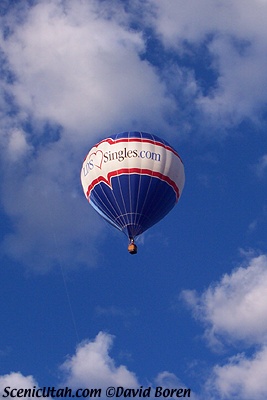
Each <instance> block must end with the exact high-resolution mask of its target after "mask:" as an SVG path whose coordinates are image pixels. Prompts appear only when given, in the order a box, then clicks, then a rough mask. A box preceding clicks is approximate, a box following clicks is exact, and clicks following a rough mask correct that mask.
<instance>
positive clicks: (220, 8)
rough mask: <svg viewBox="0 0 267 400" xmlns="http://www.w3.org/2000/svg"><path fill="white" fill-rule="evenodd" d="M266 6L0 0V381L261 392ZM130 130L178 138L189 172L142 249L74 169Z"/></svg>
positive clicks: (265, 332) (265, 367)
mask: <svg viewBox="0 0 267 400" xmlns="http://www.w3.org/2000/svg"><path fill="white" fill-rule="evenodd" d="M266 12H267V3H266V1H264V0H254V1H252V0H242V1H241V0H224V1H219V0H202V1H201V2H199V1H198V0H187V1H186V2H185V1H182V0H165V1H164V2H163V1H162V2H160V1H156V0H146V1H140V0H133V1H119V0H114V1H105V0H102V1H100V0H88V1H82V0H77V1H75V2H74V1H70V0H69V1H68V0H66V1H59V0H58V1H56V0H51V1H48V0H47V1H45V0H44V1H28V2H27V1H16V2H15V1H14V2H12V1H3V2H1V6H0V19H1V23H0V26H1V35H0V49H1V50H0V65H1V74H0V85H1V91H0V114H1V118H0V153H1V156H0V174H1V181H0V182H1V186H0V217H1V225H0V262H1V269H0V278H1V303H0V307H1V320H2V323H1V329H0V390H1V391H3V389H4V388H5V387H6V386H11V387H26V388H28V387H33V386H34V385H35V386H36V387H43V386H49V385H50V386H57V387H63V386H65V385H68V386H71V387H73V388H79V387H101V388H106V387H108V386H111V385H113V386H124V387H131V388H134V387H140V385H143V386H144V387H147V386H151V387H156V386H157V385H161V386H166V387H171V388H174V387H185V388H191V390H192V395H191V397H192V398H194V399H195V400H213V399H240V400H251V399H252V398H253V399H254V400H262V399H266V395H267V383H266V382H267V379H266V378H267V376H266V371H267V322H266V321H267V301H266V293H267V245H266V228H267V203H266V195H267V190H266V182H267V139H266V125H267V118H266V115H267V113H266V102H267V77H266V68H267V57H266V54H267V44H266V35H267V27H266ZM131 130H137V131H147V132H151V133H154V134H156V135H158V136H160V137H162V138H163V139H165V140H167V141H168V142H170V143H171V145H172V146H173V147H175V148H176V149H177V151H178V152H179V154H180V155H181V157H182V159H183V162H184V166H185V174H186V184H185V188H184V191H183V194H182V198H181V200H180V202H179V204H178V205H177V206H176V207H175V208H174V209H173V210H172V211H171V213H170V214H169V215H168V216H167V217H166V218H165V219H164V220H163V221H161V222H160V223H159V224H157V225H156V226H154V227H152V228H151V229H150V230H149V231H147V232H145V233H144V234H143V235H142V236H141V237H140V238H139V240H138V248H139V251H138V255H136V256H130V255H128V252H127V240H126V239H125V237H124V235H122V234H121V233H120V232H118V231H116V230H115V229H113V228H112V227H110V226H108V225H107V224H106V223H105V222H103V221H102V220H101V219H100V218H99V216H98V215H97V214H96V213H95V211H94V210H93V209H92V208H91V207H90V206H89V205H88V203H87V201H86V199H85V198H84V195H83V191H82V187H81V184H80V169H81V165H82V161H83V159H84V157H85V155H86V154H87V152H88V150H89V149H90V148H91V147H92V146H93V145H94V144H95V143H96V142H97V141H99V140H101V139H103V138H105V137H107V136H108V135H110V134H114V133H118V132H123V131H131ZM103 398H104V397H103Z"/></svg>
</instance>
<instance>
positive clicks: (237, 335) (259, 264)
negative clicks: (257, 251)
mask: <svg viewBox="0 0 267 400" xmlns="http://www.w3.org/2000/svg"><path fill="white" fill-rule="evenodd" d="M266 293H267V257H266V256H265V255H261V256H258V257H254V258H252V259H251V260H250V262H249V264H248V265H247V266H245V267H239V268H238V269H236V270H234V271H233V272H232V273H231V274H225V275H224V276H223V278H222V279H221V281H220V282H218V283H217V284H214V285H211V286H210V287H209V288H208V289H207V290H206V291H205V292H204V293H203V294H202V295H200V296H198V295H197V294H196V293H195V292H193V291H190V290H188V291H183V293H182V297H183V298H184V299H185V301H186V302H187V304H188V305H190V307H192V309H193V312H194V314H195V316H196V318H199V319H201V320H202V321H203V322H204V323H205V324H206V325H207V330H206V336H207V338H208V339H209V341H210V344H212V345H214V344H216V345H218V341H217V340H220V339H223V340H226V341H229V342H233V341H239V340H242V341H245V342H247V343H250V344H256V345H257V344H260V345H261V344H262V343H266V341H267V303H266Z"/></svg>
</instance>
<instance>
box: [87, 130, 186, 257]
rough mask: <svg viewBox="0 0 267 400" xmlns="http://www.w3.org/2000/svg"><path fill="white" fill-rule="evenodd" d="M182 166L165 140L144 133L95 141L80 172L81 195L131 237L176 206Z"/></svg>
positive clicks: (131, 245)
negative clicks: (82, 191)
mask: <svg viewBox="0 0 267 400" xmlns="http://www.w3.org/2000/svg"><path fill="white" fill-rule="evenodd" d="M184 179H185V178H184V166H183V162H182V160H181V158H180V156H179V155H178V153H177V152H176V151H175V150H174V148H173V147H172V146H170V145H169V144H168V143H167V142H166V141H165V140H162V139H160V138H159V137H157V136H155V135H152V134H149V133H144V132H123V133H118V134H116V135H111V136H109V137H108V138H106V139H104V140H102V141H101V142H99V143H97V144H96V145H95V146H94V147H93V148H92V149H91V150H90V151H89V153H88V154H87V156H86V158H85V160H84V162H83V165H82V169H81V182H82V186H83V190H84V194H85V196H86V198H87V200H88V201H89V203H90V204H91V205H92V207H93V208H94V209H95V210H96V211H97V212H98V214H100V215H101V217H103V218H104V219H105V220H107V221H108V222H109V223H110V224H111V225H113V226H114V227H116V228H117V229H119V230H120V231H122V232H123V233H125V234H126V236H127V237H128V239H129V245H128V251H129V253H131V254H136V253H137V246H136V244H135V238H136V237H137V236H138V235H140V234H141V233H143V232H144V231H146V230H147V229H148V228H150V227H151V226H153V225H154V224H156V223H157V222H158V221H160V220H161V219H162V218H163V217H165V215H166V214H168V213H169V211H170V210H171V209H172V208H173V207H174V205H175V204H176V203H177V202H178V200H179V198H180V196H181V193H182V190H183V187H184Z"/></svg>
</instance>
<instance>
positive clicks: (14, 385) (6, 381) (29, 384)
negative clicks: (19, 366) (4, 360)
mask: <svg viewBox="0 0 267 400" xmlns="http://www.w3.org/2000/svg"><path fill="white" fill-rule="evenodd" d="M16 389H17V390H19V389H25V390H26V389H27V391H26V392H25V393H26V394H28V396H27V399H32V400H33V399H35V398H36V396H35V395H34V393H35V392H34V389H36V390H38V384H37V382H36V381H35V379H34V378H33V376H31V375H29V376H24V375H22V374H21V373H20V372H11V373H10V374H6V375H3V376H0V393H1V394H2V395H3V398H4V397H7V398H8V397H10V396H11V397H13V398H14V397H23V396H22V395H24V392H23V393H18V391H17V390H16ZM28 389H29V390H28ZM12 390H15V391H13V392H11V391H12ZM38 393H39V395H40V394H41V393H40V392H38ZM29 394H31V395H30V396H29ZM39 398H40V399H44V398H48V397H47V396H45V397H39ZM49 398H50V397H49Z"/></svg>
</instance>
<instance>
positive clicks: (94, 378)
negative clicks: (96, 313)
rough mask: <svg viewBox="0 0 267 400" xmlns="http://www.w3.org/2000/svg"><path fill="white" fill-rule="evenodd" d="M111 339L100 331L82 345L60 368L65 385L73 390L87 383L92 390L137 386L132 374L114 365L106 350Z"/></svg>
mask: <svg viewBox="0 0 267 400" xmlns="http://www.w3.org/2000/svg"><path fill="white" fill-rule="evenodd" d="M112 343H113V336H111V335H109V334H107V333H104V332H99V333H98V335H97V336H96V338H95V340H93V341H85V342H83V343H81V344H80V345H79V346H78V348H77V351H76V354H75V355H74V356H72V357H70V358H69V359H68V360H67V361H65V363H64V364H63V365H62V370H63V371H64V373H65V374H66V379H65V384H67V385H69V386H71V387H73V388H75V387H79V386H80V387H82V386H84V387H86V385H88V382H90V385H93V386H94V387H98V388H100V387H102V388H106V387H108V386H110V385H111V386H115V387H116V386H124V387H129V388H135V387H138V386H139V384H138V381H137V378H136V376H135V374H134V373H133V372H131V371H129V370H128V369H127V367H126V366H124V365H119V366H116V365H115V362H114V360H113V359H112V358H111V357H110V355H109V351H110V348H111V346H112Z"/></svg>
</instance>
